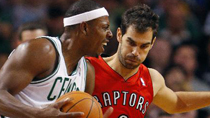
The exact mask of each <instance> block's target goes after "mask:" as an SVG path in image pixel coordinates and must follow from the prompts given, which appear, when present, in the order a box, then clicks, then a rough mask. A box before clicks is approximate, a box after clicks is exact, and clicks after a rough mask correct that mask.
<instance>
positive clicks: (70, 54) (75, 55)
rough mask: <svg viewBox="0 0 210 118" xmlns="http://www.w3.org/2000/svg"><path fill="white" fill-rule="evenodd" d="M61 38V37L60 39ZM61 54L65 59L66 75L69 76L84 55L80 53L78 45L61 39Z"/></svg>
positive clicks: (72, 40)
mask: <svg viewBox="0 0 210 118" xmlns="http://www.w3.org/2000/svg"><path fill="white" fill-rule="evenodd" d="M61 38H62V37H61ZM61 42H62V53H63V56H64V59H65V63H66V67H67V71H68V74H70V73H71V72H72V71H73V70H74V68H75V67H76V65H77V63H78V61H79V60H80V59H81V57H82V56H84V55H85V54H84V53H82V52H81V48H80V44H77V43H78V41H75V40H74V39H71V38H68V39H64V38H63V39H61Z"/></svg>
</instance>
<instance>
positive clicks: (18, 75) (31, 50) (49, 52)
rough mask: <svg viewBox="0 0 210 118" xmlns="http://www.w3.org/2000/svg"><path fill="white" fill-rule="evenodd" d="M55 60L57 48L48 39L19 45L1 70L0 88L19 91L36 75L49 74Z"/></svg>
mask: <svg viewBox="0 0 210 118" xmlns="http://www.w3.org/2000/svg"><path fill="white" fill-rule="evenodd" d="M55 60H56V53H55V49H54V47H53V45H52V44H51V42H49V41H48V40H47V39H38V40H36V39H34V40H31V41H29V42H26V43H23V44H21V45H19V46H18V47H17V48H16V49H15V51H14V52H13V53H12V55H11V56H10V57H9V58H8V60H7V61H6V62H5V64H4V65H3V67H2V69H1V71H0V83H1V86H0V89H5V90H8V91H10V93H11V94H16V93H18V92H19V91H21V90H22V89H23V88H25V87H26V86H27V85H28V84H29V83H30V82H31V81H32V80H33V79H34V78H35V77H41V76H46V75H48V74H49V73H50V72H51V71H52V70H53V68H54V64H55ZM11 82H12V83H11Z"/></svg>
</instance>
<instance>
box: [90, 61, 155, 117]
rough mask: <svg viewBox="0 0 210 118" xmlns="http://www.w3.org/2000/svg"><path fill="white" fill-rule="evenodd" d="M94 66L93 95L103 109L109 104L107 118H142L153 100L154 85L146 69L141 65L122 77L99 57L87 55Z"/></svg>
mask: <svg viewBox="0 0 210 118" xmlns="http://www.w3.org/2000/svg"><path fill="white" fill-rule="evenodd" d="M88 59H89V60H90V62H91V64H92V65H93V66H94V67H95V89H94V92H93V96H94V97H95V98H96V99H97V100H98V102H99V103H100V104H101V107H102V110H103V112H105V111H106V110H107V108H109V107H110V106H112V107H113V108H114V112H113V113H112V115H111V116H110V118H144V116H145V112H146V110H147V108H148V106H149V105H150V103H151V102H152V100H153V86H152V81H151V77H150V74H149V70H148V68H147V67H146V66H144V65H143V64H141V65H140V67H139V70H138V72H137V73H136V74H134V75H133V76H131V77H130V78H128V79H127V80H124V78H123V77H122V76H121V75H120V74H118V73H117V72H115V71H114V70H113V69H112V68H111V67H110V66H109V65H108V64H107V63H106V62H105V61H104V60H103V59H102V57H99V58H94V57H88Z"/></svg>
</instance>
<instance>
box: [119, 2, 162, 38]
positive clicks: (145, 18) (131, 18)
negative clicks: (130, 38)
mask: <svg viewBox="0 0 210 118" xmlns="http://www.w3.org/2000/svg"><path fill="white" fill-rule="evenodd" d="M158 23H159V16H158V15H157V14H155V13H154V12H153V11H152V10H151V8H150V7H149V6H147V5H146V4H139V5H137V6H134V7H132V8H130V9H128V10H127V11H125V13H124V14H123V16H122V23H121V26H120V27H121V30H122V35H124V34H125V33H126V30H127V28H128V27H129V26H131V25H133V26H134V27H135V28H136V31H138V32H145V31H147V29H148V28H149V27H151V28H152V30H153V38H154V37H155V36H156V35H157V30H158Z"/></svg>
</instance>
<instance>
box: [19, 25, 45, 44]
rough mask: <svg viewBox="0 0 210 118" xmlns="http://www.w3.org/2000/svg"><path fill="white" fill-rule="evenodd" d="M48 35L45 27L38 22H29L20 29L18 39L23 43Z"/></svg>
mask: <svg viewBox="0 0 210 118" xmlns="http://www.w3.org/2000/svg"><path fill="white" fill-rule="evenodd" d="M47 33H48V32H47V28H46V27H45V25H43V24H41V23H38V22H27V23H24V24H22V25H21V26H20V27H19V28H18V38H19V40H20V42H21V43H22V42H25V41H28V40H31V39H35V38H36V37H39V36H45V35H47Z"/></svg>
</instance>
